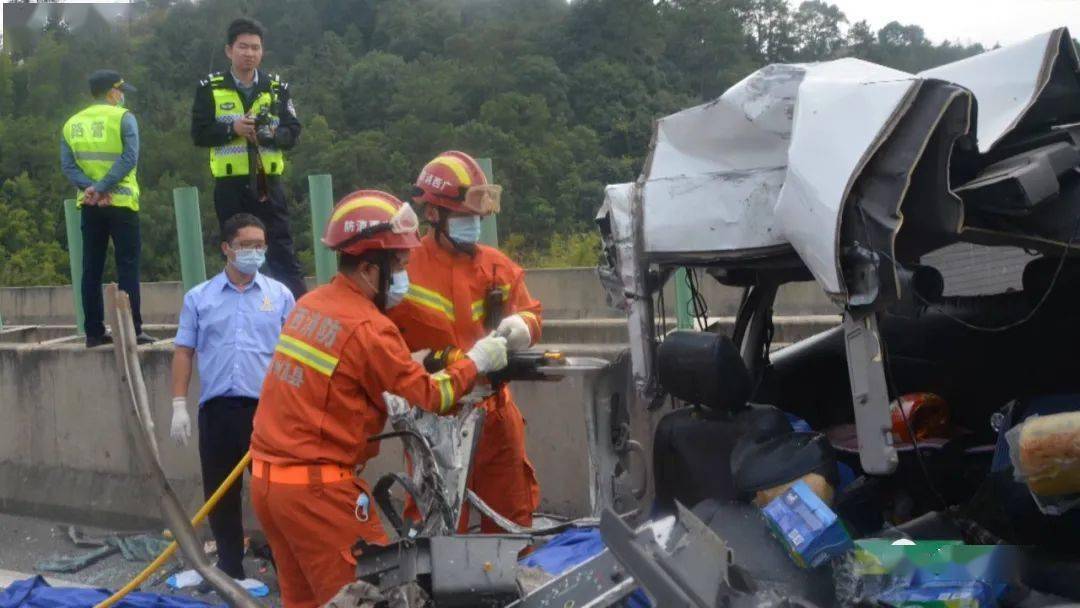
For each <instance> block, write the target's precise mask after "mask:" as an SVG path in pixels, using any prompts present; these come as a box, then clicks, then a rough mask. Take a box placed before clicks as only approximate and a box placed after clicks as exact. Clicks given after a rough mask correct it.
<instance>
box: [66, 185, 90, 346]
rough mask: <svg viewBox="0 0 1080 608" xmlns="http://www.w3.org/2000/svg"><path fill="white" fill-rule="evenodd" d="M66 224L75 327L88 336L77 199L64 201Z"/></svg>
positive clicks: (80, 222)
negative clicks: (83, 295) (84, 308)
mask: <svg viewBox="0 0 1080 608" xmlns="http://www.w3.org/2000/svg"><path fill="white" fill-rule="evenodd" d="M64 223H66V224H67V241H68V259H69V260H70V262H71V298H72V300H74V302H75V327H76V329H77V330H78V332H79V335H80V336H82V335H86V315H85V314H84V313H83V301H82V273H83V265H82V264H83V262H82V248H83V242H82V212H81V211H79V208H78V207H76V206H75V199H73V198H69V199H67V200H65V201H64Z"/></svg>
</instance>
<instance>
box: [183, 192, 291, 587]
mask: <svg viewBox="0 0 1080 608" xmlns="http://www.w3.org/2000/svg"><path fill="white" fill-rule="evenodd" d="M221 251H222V253H224V254H225V257H226V258H228V262H227V264H226V265H225V270H224V271H223V272H221V273H220V274H218V275H217V276H215V277H214V278H212V279H210V280H209V281H206V282H205V283H200V284H199V285H196V286H195V287H194V288H192V289H191V291H189V292H188V293H187V295H185V296H184V306H183V309H181V311H180V327H179V329H178V330H177V332H176V350H175V353H174V355H173V418H172V429H171V433H172V437H173V439H175V440H176V441H178V442H180V443H181V444H184V445H186V444H187V442H188V440H189V439H190V437H191V419H190V417H189V416H188V411H187V393H188V383H189V382H190V380H191V369H192V360H194V359H197V360H198V365H199V383H200V386H201V390H200V392H199V460H200V461H201V462H202V478H203V492H204V494H205V496H206V497H207V498H209V497H210V495H211V494H213V493H214V491H215V490H216V489H217V487H218V486H219V485H220V484H221V482H222V481H224V480H225V478H226V477H227V476H228V475H229V473H230V472H231V471H232V470H233V468H235V467H236V465H237V463H239V462H240V460H241V459H242V458H243V457H244V454H246V453H247V451H248V444H249V442H250V440H251V424H252V420H253V419H254V417H255V407H256V406H257V405H258V399H259V391H260V390H261V389H262V383H263V379H264V378H266V372H267V370H268V368H269V366H270V359H271V358H272V357H273V355H274V348H275V347H276V346H277V342H278V336H279V334H280V333H281V328H282V326H283V325H284V323H285V319H286V317H288V316H289V312H291V311H292V309H293V306H294V305H295V304H296V301H295V300H294V299H293V295H292V292H291V291H289V288H288V287H285V285H283V284H282V283H279V282H278V281H275V280H274V279H271V278H270V277H268V276H266V275H263V274H261V273H259V272H258V268H259V266H261V265H262V264H263V262H264V261H265V260H266V228H265V227H264V226H263V223H262V222H261V221H260V220H259V219H258V218H256V217H255V216H253V215H250V214H247V213H241V214H237V215H234V216H233V217H231V218H230V219H229V220H228V221H227V222H225V226H224V229H223V234H222V244H221ZM240 499H241V484H239V483H237V484H235V485H233V487H232V488H231V489H230V490H229V491H228V493H226V494H225V496H224V497H222V499H221V501H220V502H219V503H218V505H217V507H216V508H215V509H214V510H213V511H211V512H210V529H211V530H212V531H213V533H214V539H215V540H216V541H217V551H218V564H217V565H218V568H220V569H221V570H222V571H224V572H225V573H226V574H228V575H229V576H231V577H233V578H235V579H237V580H240V581H243V580H244V579H245V576H244V566H243V557H244V522H243V515H242V509H241V500H240Z"/></svg>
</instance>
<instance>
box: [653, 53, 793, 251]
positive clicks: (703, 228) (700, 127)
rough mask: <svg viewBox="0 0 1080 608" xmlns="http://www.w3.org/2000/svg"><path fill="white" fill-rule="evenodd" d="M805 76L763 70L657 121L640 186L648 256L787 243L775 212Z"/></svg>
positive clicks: (785, 69)
mask: <svg viewBox="0 0 1080 608" xmlns="http://www.w3.org/2000/svg"><path fill="white" fill-rule="evenodd" d="M806 71H807V67H806V66H802V65H771V66H768V67H765V68H762V69H761V70H758V71H757V72H754V73H753V74H751V75H750V76H748V77H747V78H745V79H743V80H742V81H741V82H739V83H738V84H736V85H735V86H733V87H731V89H729V90H728V91H727V92H725V93H724V94H723V95H722V96H721V97H720V98H719V99H717V100H715V101H712V102H709V103H706V104H703V105H700V106H697V107H694V108H690V109H687V110H683V111H682V112H679V113H677V114H673V115H671V116H668V117H665V118H661V119H660V120H659V121H657V124H656V134H655V137H654V143H653V151H652V154H651V156H650V157H649V160H648V162H647V163H646V167H645V170H644V172H643V174H642V180H641V185H640V186H639V188H640V190H641V193H640V194H641V196H640V205H641V217H642V231H643V245H644V252H645V253H646V254H648V255H657V256H662V255H664V254H693V253H703V252H715V251H731V250H739V249H749V248H761V247H777V246H783V245H784V244H785V242H786V241H785V239H784V238H783V235H782V234H780V233H779V232H778V231H777V230H775V221H774V219H773V207H774V205H775V202H776V198H777V196H778V195H779V192H780V187H781V186H782V185H783V180H784V171H785V167H786V165H787V150H788V146H789V144H790V139H791V128H792V117H793V116H794V112H795V100H796V97H797V94H798V90H799V85H800V83H801V82H802V79H803V77H804V75H805V74H806Z"/></svg>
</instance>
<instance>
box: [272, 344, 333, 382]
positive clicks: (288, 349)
mask: <svg viewBox="0 0 1080 608" xmlns="http://www.w3.org/2000/svg"><path fill="white" fill-rule="evenodd" d="M274 350H275V351H276V352H279V353H281V354H283V355H285V356H287V357H291V358H293V359H295V360H297V361H298V362H300V363H303V364H304V365H306V366H308V367H310V368H311V369H313V370H315V371H317V372H319V373H320V374H323V375H324V376H329V375H331V374H333V373H334V369H335V368H337V365H338V358H337V357H335V356H333V355H331V354H330V353H327V352H323V351H321V350H319V349H317V348H314V347H313V346H310V345H308V344H305V343H304V342H301V341H300V340H297V339H296V338H294V337H292V336H286V335H282V336H281V341H280V342H278V345H277V348H275V349H274Z"/></svg>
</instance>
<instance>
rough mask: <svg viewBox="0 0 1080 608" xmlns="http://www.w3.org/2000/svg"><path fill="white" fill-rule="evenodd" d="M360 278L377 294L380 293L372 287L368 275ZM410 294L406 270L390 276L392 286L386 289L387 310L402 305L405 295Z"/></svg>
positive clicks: (376, 288)
mask: <svg viewBox="0 0 1080 608" xmlns="http://www.w3.org/2000/svg"><path fill="white" fill-rule="evenodd" d="M360 278H362V279H364V282H365V283H367V286H368V287H370V288H371V290H372V291H374V292H375V293H379V288H378V287H376V286H374V285H372V284H371V281H369V280H368V278H367V275H366V274H362V275H360ZM407 293H409V273H408V271H405V270H399V271H397V272H395V273H393V274H391V275H390V285H389V286H388V287H387V289H386V309H387V310H390V309H391V308H393V307H395V306H397V305H398V304H401V301H402V300H404V299H405V294H407Z"/></svg>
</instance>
